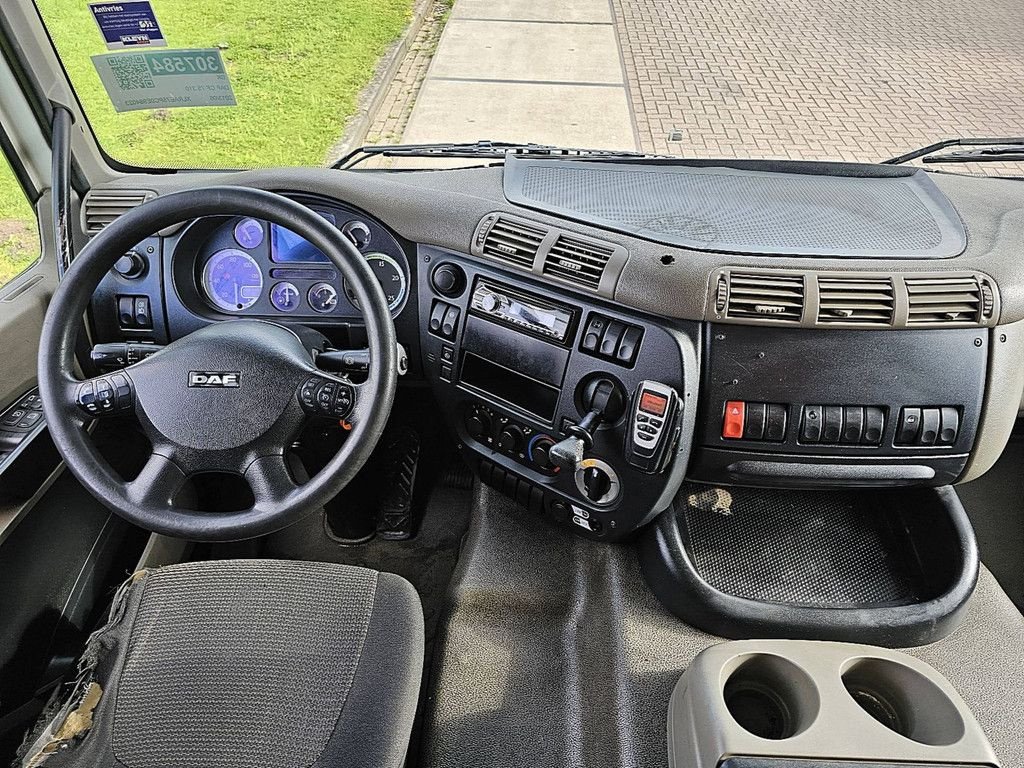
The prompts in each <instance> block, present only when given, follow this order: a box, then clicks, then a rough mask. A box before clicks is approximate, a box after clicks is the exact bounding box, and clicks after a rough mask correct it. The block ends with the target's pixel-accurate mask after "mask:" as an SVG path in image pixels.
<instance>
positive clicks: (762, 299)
mask: <svg viewBox="0 0 1024 768" xmlns="http://www.w3.org/2000/svg"><path fill="white" fill-rule="evenodd" d="M803 307H804V279H803V277H801V276H800V275H758V274H741V273H739V272H733V273H731V274H730V275H729V300H728V302H727V309H726V316H727V317H731V318H736V319H744V320H755V319H757V320H774V321H778V322H789V323H798V322H800V317H801V315H802V314H803Z"/></svg>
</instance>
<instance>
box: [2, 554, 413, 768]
mask: <svg viewBox="0 0 1024 768" xmlns="http://www.w3.org/2000/svg"><path fill="white" fill-rule="evenodd" d="M79 668H80V671H81V674H80V676H79V681H78V684H77V685H76V687H75V691H74V693H73V694H72V696H71V697H70V698H69V699H67V700H66V702H65V703H64V705H63V706H62V707H61V709H60V711H59V712H58V713H57V714H56V716H52V712H51V717H50V718H49V719H48V724H47V725H46V727H45V730H44V731H43V733H42V734H41V735H40V736H39V737H38V738H34V739H30V740H29V741H27V742H26V744H27V745H29V748H28V749H27V750H26V752H25V757H24V762H23V763H22V765H25V766H38V765H45V766H46V768H60V767H61V766H81V767H84V766H89V767H90V768H92V767H93V766H116V767H118V768H122V767H123V768H190V767H193V766H194V767H195V768H200V766H202V768H209V766H221V767H222V768H250V767H251V768H266V766H274V768H334V767H335V766H362V767H365V768H371V767H376V766H380V767H381V768H384V767H387V768H399V767H400V766H401V765H402V764H403V762H404V759H405V754H406V749H407V746H408V742H409V735H410V732H411V730H412V724H413V717H414V715H415V712H416V702H417V696H418V692H419V687H420V678H421V675H422V670H423V610H422V608H421V606H420V601H419V597H418V596H417V594H416V592H415V590H414V589H413V587H412V585H411V584H409V582H407V581H406V580H405V579H403V578H401V577H400V576H396V575H394V574H390V573H378V572H376V571H371V570H368V569H365V568H356V567H353V566H347V565H336V564H329V563H309V562H289V561H280V560H227V561H209V562H196V563H185V564H181V565H172V566H167V567H164V568H158V569H155V570H143V571H139V572H137V573H136V574H134V575H133V576H132V577H131V578H130V579H129V580H128V581H127V582H126V583H125V584H124V586H122V587H121V589H120V590H119V592H118V594H117V596H116V597H115V599H114V603H113V605H112V607H111V610H110V618H109V621H108V623H107V624H106V626H104V627H103V628H102V629H100V630H99V631H97V632H96V633H94V634H93V636H92V637H91V638H90V639H89V642H88V645H87V647H86V651H85V654H84V656H83V658H82V659H81V662H80V665H79Z"/></svg>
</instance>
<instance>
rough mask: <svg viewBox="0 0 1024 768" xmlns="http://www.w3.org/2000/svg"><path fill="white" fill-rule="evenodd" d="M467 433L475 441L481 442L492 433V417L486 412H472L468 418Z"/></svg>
mask: <svg viewBox="0 0 1024 768" xmlns="http://www.w3.org/2000/svg"><path fill="white" fill-rule="evenodd" d="M466 431H467V432H469V436H470V437H472V438H473V439H474V440H480V439H482V438H484V437H486V436H487V435H489V434H490V433H491V417H490V416H489V415H488V414H487V413H486V412H485V411H476V410H474V411H471V412H470V414H469V415H468V416H467V417H466Z"/></svg>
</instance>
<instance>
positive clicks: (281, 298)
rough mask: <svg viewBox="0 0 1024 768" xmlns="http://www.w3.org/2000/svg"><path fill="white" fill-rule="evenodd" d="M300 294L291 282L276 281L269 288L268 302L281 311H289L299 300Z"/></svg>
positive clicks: (297, 304)
mask: <svg viewBox="0 0 1024 768" xmlns="http://www.w3.org/2000/svg"><path fill="white" fill-rule="evenodd" d="M301 296H302V294H300V293H299V289H298V288H296V287H295V286H294V285H293V284H292V283H277V284H275V285H274V287H273V288H271V289H270V303H271V304H273V305H274V309H278V310H280V311H281V312H291V311H292V310H294V309H295V308H296V307H297V306H299V302H300V300H301Z"/></svg>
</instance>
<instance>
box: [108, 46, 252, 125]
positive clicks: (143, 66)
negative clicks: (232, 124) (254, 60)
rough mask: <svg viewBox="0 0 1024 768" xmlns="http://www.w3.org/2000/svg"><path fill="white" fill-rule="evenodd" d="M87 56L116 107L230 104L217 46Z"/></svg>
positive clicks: (232, 99) (123, 109)
mask: <svg viewBox="0 0 1024 768" xmlns="http://www.w3.org/2000/svg"><path fill="white" fill-rule="evenodd" d="M92 61H93V64H94V65H95V67H96V71H97V72H98V73H99V76H100V80H101V81H102V82H103V87H104V88H106V90H107V95H108V96H110V101H111V102H113V104H114V109H115V110H117V111H118V112H129V111H131V110H135V109H166V108H168V107H231V106H234V105H235V94H234V91H232V90H231V83H230V81H229V80H228V74H227V70H226V69H225V68H224V60H223V59H222V58H221V55H220V50H218V49H217V48H197V49H195V50H162V51H153V52H148V51H147V52H145V53H141V52H140V53H104V54H100V55H98V56H93V57H92Z"/></svg>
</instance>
